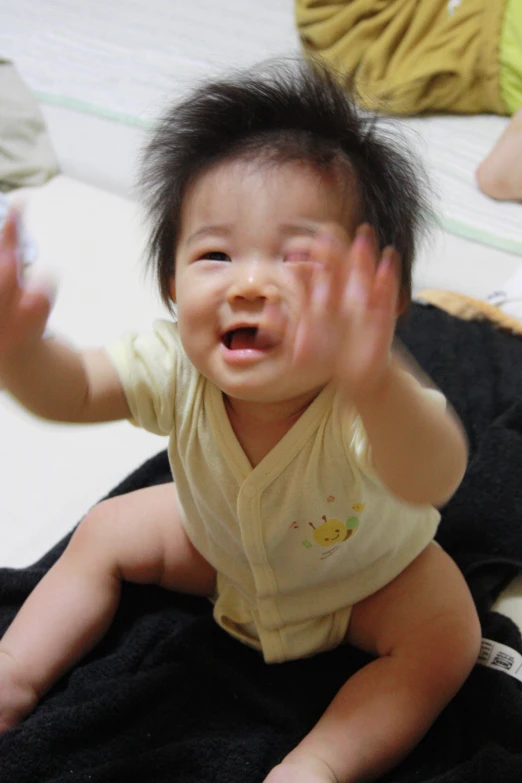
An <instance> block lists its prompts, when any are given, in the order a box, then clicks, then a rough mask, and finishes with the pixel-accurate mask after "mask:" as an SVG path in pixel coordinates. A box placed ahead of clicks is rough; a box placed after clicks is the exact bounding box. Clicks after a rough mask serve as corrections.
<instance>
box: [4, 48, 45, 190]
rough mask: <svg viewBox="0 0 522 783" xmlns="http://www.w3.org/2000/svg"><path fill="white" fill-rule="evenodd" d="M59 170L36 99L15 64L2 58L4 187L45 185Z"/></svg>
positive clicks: (10, 188)
mask: <svg viewBox="0 0 522 783" xmlns="http://www.w3.org/2000/svg"><path fill="white" fill-rule="evenodd" d="M58 171H59V166H58V161H57V159H56V155H55V154H54V151H53V149H52V146H51V142H50V140H49V137H48V135H47V131H46V128H45V123H44V120H43V117H42V115H41V113H40V109H39V108H38V104H37V102H36V100H35V99H34V97H33V95H32V93H31V91H30V90H29V88H28V87H27V85H26V84H25V83H24V81H23V80H22V79H21V78H20V76H19V75H18V73H17V71H16V68H15V67H14V65H13V64H12V63H10V62H8V61H7V60H2V59H0V191H7V190H13V189H14V188H19V187H24V186H26V185H42V184H43V183H44V182H47V180H48V179H50V178H51V177H53V176H54V175H55V174H57V173H58Z"/></svg>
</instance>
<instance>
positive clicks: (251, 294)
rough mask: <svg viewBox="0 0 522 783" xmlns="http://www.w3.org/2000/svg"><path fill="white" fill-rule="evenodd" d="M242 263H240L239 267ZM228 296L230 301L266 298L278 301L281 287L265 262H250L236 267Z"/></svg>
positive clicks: (270, 300)
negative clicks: (241, 266)
mask: <svg viewBox="0 0 522 783" xmlns="http://www.w3.org/2000/svg"><path fill="white" fill-rule="evenodd" d="M239 266H240V265H238V267H239ZM228 298H229V300H230V301H232V300H237V299H246V300H248V301H256V300H259V299H261V300H266V301H269V302H276V301H278V300H279V298H280V294H279V288H278V285H277V283H276V281H275V279H274V275H273V274H272V273H271V270H270V269H269V268H267V265H264V264H248V265H245V267H243V268H238V269H236V272H235V274H234V279H233V280H232V282H231V285H230V288H229V292H228Z"/></svg>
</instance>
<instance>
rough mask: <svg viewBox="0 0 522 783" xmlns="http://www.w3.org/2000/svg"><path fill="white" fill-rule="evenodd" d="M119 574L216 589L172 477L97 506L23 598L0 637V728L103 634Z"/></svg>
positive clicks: (199, 591) (184, 588) (197, 590)
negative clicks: (184, 519)
mask: <svg viewBox="0 0 522 783" xmlns="http://www.w3.org/2000/svg"><path fill="white" fill-rule="evenodd" d="M122 580H127V581H132V582H138V583H147V584H157V585H161V586H163V587H166V588H170V589H175V590H179V591H181V592H187V593H193V594H196V595H205V596H207V595H212V594H213V592H214V589H215V571H214V569H213V568H212V567H211V566H209V565H208V563H207V562H206V560H205V559H204V558H203V557H202V556H201V555H200V554H199V553H198V552H197V550H196V549H195V548H194V547H193V545H192V544H191V543H190V541H189V539H188V538H187V535H186V533H185V531H184V528H183V526H182V524H181V519H180V515H179V510H178V505H177V495H176V489H175V486H174V484H173V483H169V484H163V485H161V486H157V487H150V488H147V489H142V490H138V491H136V492H132V493H130V494H128V495H122V496H120V497H115V498H111V499H110V500H106V501H104V502H103V503H100V504H99V505H98V506H96V507H95V508H93V509H92V511H90V512H89V514H87V516H86V517H85V519H84V520H83V521H82V522H81V523H80V525H79V526H78V528H77V530H76V531H75V533H74V534H73V536H72V538H71V541H70V543H69V545H68V546H67V548H66V550H65V552H64V553H63V555H62V556H61V557H60V559H59V560H58V561H57V562H56V564H55V565H54V566H53V567H52V568H51V569H50V571H49V572H48V573H47V574H46V575H45V576H44V577H43V579H42V580H41V582H40V583H39V584H38V585H37V587H36V588H35V590H34V591H33V592H32V593H31V595H30V596H29V598H28V599H27V600H26V602H25V603H24V604H23V606H22V608H21V609H20V611H19V613H18V615H17V616H16V617H15V619H14V621H13V623H12V624H11V625H10V627H9V628H8V629H7V631H6V633H5V634H4V636H3V638H2V639H1V640H0V733H1V732H2V731H6V730H7V729H8V728H10V727H11V726H14V725H15V724H16V723H18V722H19V721H20V720H21V719H22V718H23V717H24V716H25V715H26V714H27V713H28V712H30V711H31V710H32V709H33V708H34V707H35V706H36V703H37V701H38V699H40V698H41V696H42V695H43V694H44V693H45V692H46V691H47V690H48V689H49V688H50V687H51V685H53V683H54V682H56V680H57V679H58V678H59V677H60V676H61V675H62V674H64V673H65V672H66V671H67V670H68V669H70V668H71V667H72V666H73V665H74V664H75V663H76V662H77V661H78V660H79V659H80V658H81V657H83V656H84V655H85V654H86V653H87V652H89V650H91V649H92V648H93V647H94V646H95V645H96V643H97V642H98V641H100V639H101V638H102V637H103V635H104V634H105V632H106V631H107V629H108V627H109V625H110V623H111V621H112V618H113V616H114V613H115V612H116V608H117V606H118V602H119V597H120V591H121V582H122Z"/></svg>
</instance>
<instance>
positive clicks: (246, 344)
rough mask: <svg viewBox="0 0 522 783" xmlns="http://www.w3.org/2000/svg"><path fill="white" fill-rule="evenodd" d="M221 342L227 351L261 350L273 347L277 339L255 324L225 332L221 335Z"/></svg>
mask: <svg viewBox="0 0 522 783" xmlns="http://www.w3.org/2000/svg"><path fill="white" fill-rule="evenodd" d="M221 342H222V343H223V345H225V346H226V347H227V348H228V349H229V351H244V350H248V349H251V350H252V349H253V350H256V351H262V350H267V349H268V348H273V347H274V345H275V344H276V343H277V340H276V338H275V335H271V334H270V333H269V332H268V331H267V330H266V329H259V327H257V326H240V327H238V328H237V329H230V330H229V331H228V332H225V333H224V334H223V335H222V336H221Z"/></svg>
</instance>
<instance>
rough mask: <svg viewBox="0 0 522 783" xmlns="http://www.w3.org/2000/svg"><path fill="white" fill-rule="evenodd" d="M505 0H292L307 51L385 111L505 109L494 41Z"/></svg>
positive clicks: (375, 107)
mask: <svg viewBox="0 0 522 783" xmlns="http://www.w3.org/2000/svg"><path fill="white" fill-rule="evenodd" d="M505 7H506V0H422V2H421V0H296V3H295V13H296V22H297V28H298V31H299V34H300V37H301V42H302V46H303V49H304V53H305V54H306V55H314V56H319V57H320V58H321V59H323V60H324V61H325V62H326V63H327V65H329V66H330V67H331V68H333V69H334V70H335V71H337V72H338V73H339V76H340V79H341V81H342V82H343V83H344V84H345V85H346V86H351V85H353V86H354V87H355V89H356V90H357V92H358V93H359V101H360V102H361V103H362V104H363V105H364V106H365V107H366V108H368V109H371V110H373V111H379V112H383V113H386V114H399V115H409V114H420V113H423V112H430V111H439V112H440V111H447V112H456V113H462V114H478V113H482V112H494V113H496V114H505V113H506V107H505V104H504V102H503V100H502V97H501V92H500V73H499V71H500V63H499V43H500V35H501V30H502V21H503V16H504V12H505Z"/></svg>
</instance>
